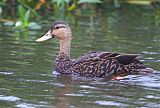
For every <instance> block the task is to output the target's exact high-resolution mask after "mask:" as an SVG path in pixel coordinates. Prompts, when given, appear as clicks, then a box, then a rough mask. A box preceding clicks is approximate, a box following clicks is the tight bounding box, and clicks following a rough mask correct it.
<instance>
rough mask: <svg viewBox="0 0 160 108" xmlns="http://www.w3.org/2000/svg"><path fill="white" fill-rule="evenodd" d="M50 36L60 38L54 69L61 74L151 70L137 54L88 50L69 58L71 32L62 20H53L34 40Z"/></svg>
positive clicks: (120, 73)
mask: <svg viewBox="0 0 160 108" xmlns="http://www.w3.org/2000/svg"><path fill="white" fill-rule="evenodd" d="M50 38H58V39H59V40H60V52H59V54H58V56H57V58H56V61H55V70H56V71H57V72H59V73H61V74H65V75H79V76H85V77H102V78H105V77H112V76H124V75H128V74H132V73H139V72H151V71H153V70H152V69H151V68H147V67H145V66H144V64H143V63H142V62H140V61H139V60H138V59H137V57H138V56H139V55H137V54H118V53H112V52H89V53H86V54H84V55H82V56H80V57H79V58H77V59H74V60H72V59H70V46H71V40H72V33H71V29H70V27H69V26H68V24H67V23H65V22H63V21H56V22H54V23H53V25H52V27H51V30H49V31H48V32H47V34H46V35H45V36H43V37H41V38H39V39H37V40H36V41H37V42H41V41H44V40H48V39H50Z"/></svg>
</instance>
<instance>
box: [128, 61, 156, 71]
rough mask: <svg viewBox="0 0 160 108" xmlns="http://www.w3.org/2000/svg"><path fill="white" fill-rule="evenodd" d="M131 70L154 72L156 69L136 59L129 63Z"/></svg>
mask: <svg viewBox="0 0 160 108" xmlns="http://www.w3.org/2000/svg"><path fill="white" fill-rule="evenodd" d="M128 66H129V70H130V72H131V74H132V73H152V72H153V71H154V70H153V69H152V68H149V67H146V66H145V65H144V64H143V63H142V62H141V61H139V60H137V59H135V60H134V61H133V62H132V63H130V64H129V65H128Z"/></svg>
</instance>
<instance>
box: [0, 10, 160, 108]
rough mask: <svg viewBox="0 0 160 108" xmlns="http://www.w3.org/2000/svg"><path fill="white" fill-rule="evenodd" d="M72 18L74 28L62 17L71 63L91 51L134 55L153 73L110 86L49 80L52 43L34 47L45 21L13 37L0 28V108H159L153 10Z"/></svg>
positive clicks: (159, 39) (159, 53)
mask: <svg viewBox="0 0 160 108" xmlns="http://www.w3.org/2000/svg"><path fill="white" fill-rule="evenodd" d="M143 11H145V12H143ZM70 17H72V16H70ZM77 17H78V20H76V23H75V24H74V23H73V22H72V21H71V20H69V18H68V22H70V24H71V25H72V29H73V36H74V39H73V42H72V49H71V57H72V58H76V57H78V56H80V55H81V54H83V53H85V52H88V51H93V50H96V51H97V50H100V51H113V52H120V53H138V54H142V55H143V58H142V59H141V60H142V61H143V62H144V63H145V64H146V65H147V66H149V67H151V68H154V69H155V70H156V71H155V72H154V73H153V74H143V75H129V76H126V77H124V79H122V80H111V81H108V80H105V79H91V78H72V77H69V76H68V77H66V76H54V75H52V74H51V73H52V71H53V64H54V59H55V58H56V55H57V53H58V51H59V44H58V40H56V39H55V40H54V39H52V40H50V41H47V42H44V43H35V40H36V39H37V38H38V37H40V36H42V35H43V34H44V33H46V32H47V30H48V29H49V27H50V23H52V22H51V18H48V20H47V19H45V21H42V22H41V23H42V27H43V29H42V30H28V31H23V32H19V31H18V32H16V31H12V28H11V27H7V26H1V29H0V106H1V108H5V107H18V108H53V107H56V108H68V107H70V108H77V107H78V108H80V107H81V108H106V107H113V108H119V107H121V108H125V107H133V108H135V107H140V108H146V107H149V108H159V107H160V67H159V65H160V59H159V58H160V36H159V35H160V29H159V26H157V25H156V24H155V23H156V22H155V20H153V19H154V18H155V13H154V11H151V9H148V8H147V9H146V8H142V9H141V8H140V9H138V10H134V11H132V10H130V9H129V8H128V10H127V9H126V10H113V11H111V12H105V13H104V14H103V12H102V13H98V14H97V16H94V15H93V14H91V15H89V16H81V15H79V16H77Z"/></svg>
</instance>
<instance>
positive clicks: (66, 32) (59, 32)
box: [36, 21, 72, 42]
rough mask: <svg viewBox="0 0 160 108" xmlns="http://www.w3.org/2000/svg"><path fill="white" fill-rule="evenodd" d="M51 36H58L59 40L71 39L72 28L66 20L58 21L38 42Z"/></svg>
mask: <svg viewBox="0 0 160 108" xmlns="http://www.w3.org/2000/svg"><path fill="white" fill-rule="evenodd" d="M51 38H58V39H59V40H65V39H71V38H72V35H71V29H70V27H69V25H68V24H67V23H66V22H63V21H56V22H54V23H53V24H52V27H51V29H50V30H49V31H48V32H47V33H46V34H45V35H44V36H42V37H40V38H38V39H37V40H36V42H42V41H46V40H48V39H51Z"/></svg>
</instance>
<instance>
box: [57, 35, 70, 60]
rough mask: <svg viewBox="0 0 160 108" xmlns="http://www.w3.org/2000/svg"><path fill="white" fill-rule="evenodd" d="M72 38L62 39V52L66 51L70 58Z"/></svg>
mask: <svg viewBox="0 0 160 108" xmlns="http://www.w3.org/2000/svg"><path fill="white" fill-rule="evenodd" d="M71 40H72V39H71V38H67V39H62V40H60V52H59V53H60V54H61V53H65V54H66V55H67V56H68V57H69V58H70V48H71Z"/></svg>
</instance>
